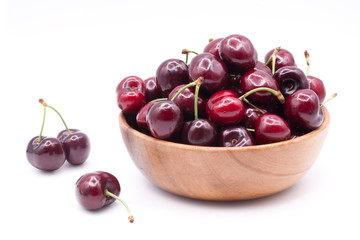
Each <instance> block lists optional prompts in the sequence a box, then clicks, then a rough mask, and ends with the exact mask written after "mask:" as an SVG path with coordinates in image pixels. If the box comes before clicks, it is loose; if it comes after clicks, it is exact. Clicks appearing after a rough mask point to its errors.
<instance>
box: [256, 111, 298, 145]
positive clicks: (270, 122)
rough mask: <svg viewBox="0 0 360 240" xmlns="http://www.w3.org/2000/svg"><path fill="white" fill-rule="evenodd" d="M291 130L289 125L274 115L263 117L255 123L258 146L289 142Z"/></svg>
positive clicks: (269, 114)
mask: <svg viewBox="0 0 360 240" xmlns="http://www.w3.org/2000/svg"><path fill="white" fill-rule="evenodd" d="M290 136H291V130H290V127H289V125H288V123H287V122H286V121H285V120H284V119H283V118H281V117H280V116H278V115H276V114H273V113H265V114H263V115H261V116H260V117H259V118H258V119H257V120H256V123H255V140H256V143H258V144H267V143H274V142H279V141H284V140H288V139H289V138H290Z"/></svg>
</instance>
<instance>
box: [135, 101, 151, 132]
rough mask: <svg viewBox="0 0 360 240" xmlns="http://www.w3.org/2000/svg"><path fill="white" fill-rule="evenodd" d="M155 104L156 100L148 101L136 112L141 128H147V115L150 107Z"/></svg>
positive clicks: (137, 121) (137, 122) (138, 124)
mask: <svg viewBox="0 0 360 240" xmlns="http://www.w3.org/2000/svg"><path fill="white" fill-rule="evenodd" d="M153 104H154V102H148V103H147V104H145V106H143V107H142V108H141V109H140V110H139V112H138V113H137V114H136V124H137V126H138V127H139V128H141V129H147V122H146V116H147V114H148V112H149V109H150V108H151V107H152V105H153Z"/></svg>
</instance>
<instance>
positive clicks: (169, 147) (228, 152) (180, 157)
mask: <svg viewBox="0 0 360 240" xmlns="http://www.w3.org/2000/svg"><path fill="white" fill-rule="evenodd" d="M324 116H325V118H324V122H323V123H322V125H321V126H320V127H319V128H318V129H316V130H314V131H312V132H310V133H307V134H305V135H303V136H300V137H298V138H295V139H292V140H287V141H283V142H278V143H271V144H264V145H257V146H248V147H238V148H236V147H201V146H192V145H185V144H179V143H174V142H168V141H164V140H158V139H155V138H153V137H150V136H148V135H146V134H143V133H141V132H139V131H137V130H135V129H134V128H132V127H131V123H130V122H131V121H129V119H128V122H127V119H126V117H125V116H124V114H122V113H120V115H119V122H120V130H121V134H122V137H123V141H124V143H125V145H126V148H127V150H128V152H129V154H130V157H131V158H132V160H133V162H134V163H135V165H136V167H137V168H138V169H139V170H140V171H141V172H142V174H143V175H144V176H145V177H146V178H147V179H148V180H150V182H152V183H153V184H155V185H157V186H158V187H160V188H162V189H164V190H166V191H168V192H171V193H174V194H177V195H180V196H184V197H189V198H194V199H203V200H214V201H234V200H245V199H254V198H260V197H265V196H269V195H272V194H275V193H278V192H280V191H283V190H285V189H287V188H289V187H290V186H292V185H294V184H295V183H296V182H297V181H298V180H299V179H301V178H302V177H303V176H304V175H305V174H306V172H307V171H308V170H309V169H310V168H311V166H312V165H313V163H314V162H315V160H316V158H317V156H318V155H319V153H320V151H321V148H322V146H323V143H324V141H325V139H326V135H327V133H328V130H329V123H330V115H329V112H328V111H327V109H325V108H324ZM129 123H130V124H129Z"/></svg>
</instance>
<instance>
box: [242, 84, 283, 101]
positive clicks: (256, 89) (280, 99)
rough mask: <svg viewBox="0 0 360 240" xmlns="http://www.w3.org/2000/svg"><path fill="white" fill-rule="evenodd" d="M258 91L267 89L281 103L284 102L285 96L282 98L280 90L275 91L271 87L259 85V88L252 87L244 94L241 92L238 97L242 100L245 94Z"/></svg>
mask: <svg viewBox="0 0 360 240" xmlns="http://www.w3.org/2000/svg"><path fill="white" fill-rule="evenodd" d="M258 91H268V92H270V93H272V94H273V95H275V96H276V97H277V98H278V99H279V101H280V102H281V103H284V102H285V98H284V95H282V93H281V92H280V91H276V90H274V89H272V88H268V87H259V88H254V89H252V90H250V91H248V92H246V93H245V94H243V95H242V96H241V97H239V99H240V100H241V101H243V100H244V98H246V97H247V96H249V95H250V94H253V93H254V92H258Z"/></svg>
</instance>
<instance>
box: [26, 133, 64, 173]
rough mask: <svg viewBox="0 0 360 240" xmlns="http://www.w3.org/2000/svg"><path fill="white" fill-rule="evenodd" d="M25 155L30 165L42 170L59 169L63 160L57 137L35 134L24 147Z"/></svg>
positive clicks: (62, 151)
mask: <svg viewBox="0 0 360 240" xmlns="http://www.w3.org/2000/svg"><path fill="white" fill-rule="evenodd" d="M26 157H27V159H28V161H29V163H30V164H31V165H33V166H34V167H36V168H38V169H41V170H44V171H54V170H56V169H59V168H60V167H61V166H62V165H63V164H64V162H65V152H64V150H63V148H62V146H61V143H60V141H59V140H58V139H57V138H51V137H44V136H36V137H34V138H32V139H31V140H30V142H29V143H28V145H27V148H26Z"/></svg>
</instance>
